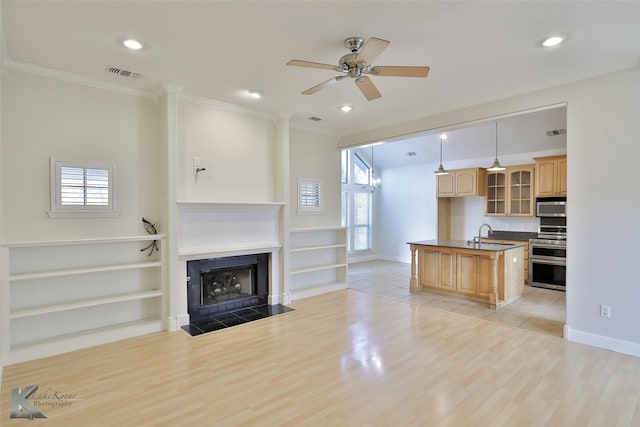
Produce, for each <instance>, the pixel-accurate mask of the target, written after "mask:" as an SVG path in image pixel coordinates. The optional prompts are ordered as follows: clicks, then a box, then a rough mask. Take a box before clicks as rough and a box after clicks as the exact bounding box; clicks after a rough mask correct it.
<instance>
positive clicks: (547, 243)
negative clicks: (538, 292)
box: [529, 236, 567, 291]
mask: <svg viewBox="0 0 640 427" xmlns="http://www.w3.org/2000/svg"><path fill="white" fill-rule="evenodd" d="M565 237H566V236H565ZM566 280H567V242H566V240H564V239H531V240H529V285H530V286H536V287H539V288H548V289H556V290H559V291H565V290H566V287H567V282H566Z"/></svg>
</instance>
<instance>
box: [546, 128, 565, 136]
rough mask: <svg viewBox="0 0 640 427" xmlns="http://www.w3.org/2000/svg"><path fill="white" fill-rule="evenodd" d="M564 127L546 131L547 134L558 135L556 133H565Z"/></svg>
mask: <svg viewBox="0 0 640 427" xmlns="http://www.w3.org/2000/svg"><path fill="white" fill-rule="evenodd" d="M566 134H567V130H566V129H553V130H548V131H547V136H558V135H566Z"/></svg>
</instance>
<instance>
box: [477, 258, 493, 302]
mask: <svg viewBox="0 0 640 427" xmlns="http://www.w3.org/2000/svg"><path fill="white" fill-rule="evenodd" d="M492 271H493V260H492V259H491V258H489V257H486V258H485V257H478V258H477V259H476V294H477V295H478V296H483V297H488V296H489V295H490V294H491V291H492V290H493V280H492Z"/></svg>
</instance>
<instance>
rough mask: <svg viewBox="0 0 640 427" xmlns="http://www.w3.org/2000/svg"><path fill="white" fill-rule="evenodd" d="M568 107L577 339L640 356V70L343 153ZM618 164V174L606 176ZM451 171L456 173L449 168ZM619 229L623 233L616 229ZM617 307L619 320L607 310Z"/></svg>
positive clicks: (448, 116) (347, 141) (395, 131)
mask: <svg viewBox="0 0 640 427" xmlns="http://www.w3.org/2000/svg"><path fill="white" fill-rule="evenodd" d="M565 102H566V103H567V155H568V171H567V175H568V176H567V182H568V194H569V196H568V197H569V198H570V203H571V204H570V208H571V209H570V211H569V214H570V215H569V218H568V223H567V225H568V233H569V240H568V248H567V326H566V330H565V332H566V335H567V337H568V338H569V339H570V340H574V341H579V342H584V343H588V344H591V345H596V346H599V347H604V348H610V349H613V350H616V351H621V352H625V353H629V354H634V355H636V356H640V328H638V325H640V278H639V277H638V275H637V268H636V267H635V263H636V258H637V250H638V242H640V226H638V221H639V219H640V190H639V189H638V186H637V185H636V183H637V172H636V171H637V165H638V161H639V160H640V146H639V145H638V144H637V142H638V140H640V121H639V120H638V113H637V112H638V111H640V68H633V69H629V70H624V71H620V72H616V73H611V74H608V75H604V76H600V77H597V78H593V79H589V80H584V81H581V82H576V83H572V84H568V85H563V86H559V87H555V88H549V89H545V90H541V91H538V92H532V93H529V94H524V95H520V96H515V97H512V98H508V99H503V100H500V101H496V102H492V103H487V104H483V105H478V106H474V107H469V108H466V109H463V110H458V111H453V112H449V113H443V114H440V115H437V116H430V117H425V118H421V119H418V120H414V121H411V122H406V123H401V124H396V125H393V126H388V127H385V128H379V129H371V130H369V131H367V132H362V133H359V134H354V135H349V136H345V137H343V138H341V140H340V142H339V145H340V146H350V145H356V144H361V143H366V142H369V141H375V140H380V139H388V138H390V137H395V136H399V135H406V134H409V133H412V132H418V131H425V130H434V129H438V128H441V127H446V126H448V125H451V124H453V123H465V122H470V121H474V120H480V119H483V118H488V117H495V116H500V115H503V114H508V113H510V112H514V111H525V110H529V109H532V108H537V107H541V106H545V105H554V104H561V103H565ZM602 165H612V166H613V167H614V168H615V172H608V173H607V172H602ZM446 167H450V166H449V165H446ZM612 224H614V225H615V227H611V225H612ZM600 304H607V305H610V306H611V318H610V319H606V318H602V317H600V316H599V305H600Z"/></svg>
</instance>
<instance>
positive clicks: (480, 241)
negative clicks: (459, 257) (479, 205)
mask: <svg viewBox="0 0 640 427" xmlns="http://www.w3.org/2000/svg"><path fill="white" fill-rule="evenodd" d="M485 226H486V227H487V228H488V229H489V231H487V237H489V233H491V232H492V231H493V230H492V229H491V226H490V225H489V224H482V225H481V226H480V228H479V229H478V245H481V244H482V227H485Z"/></svg>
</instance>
